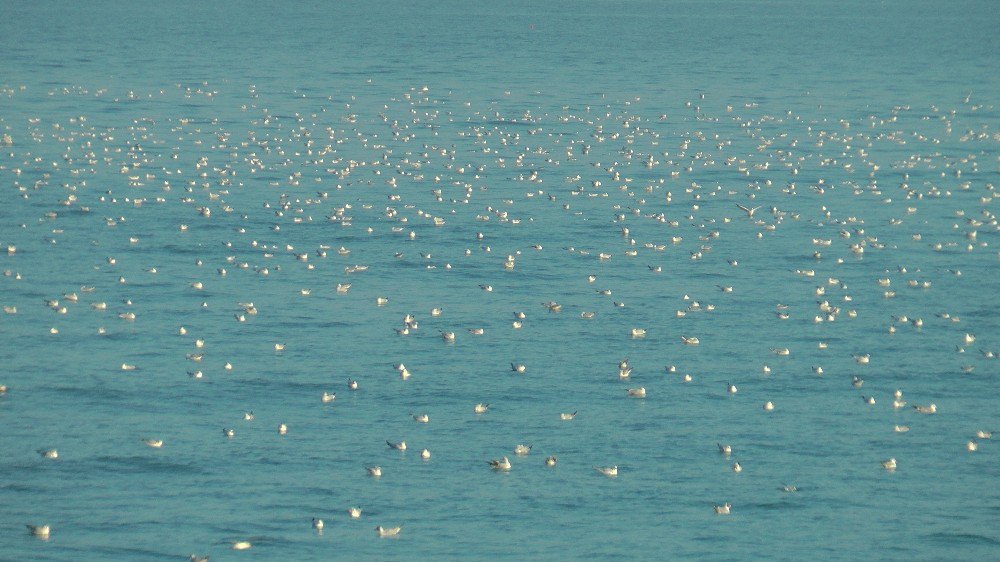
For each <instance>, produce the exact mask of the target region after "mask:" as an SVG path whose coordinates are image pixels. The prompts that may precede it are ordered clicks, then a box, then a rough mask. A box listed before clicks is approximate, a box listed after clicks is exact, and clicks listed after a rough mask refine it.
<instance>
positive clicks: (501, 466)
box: [490, 457, 510, 472]
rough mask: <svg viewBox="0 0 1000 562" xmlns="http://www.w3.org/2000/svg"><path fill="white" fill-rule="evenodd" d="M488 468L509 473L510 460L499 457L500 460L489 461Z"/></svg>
mask: <svg viewBox="0 0 1000 562" xmlns="http://www.w3.org/2000/svg"><path fill="white" fill-rule="evenodd" d="M490 468H492V469H493V470H500V471H505V472H506V471H509V470H510V459H508V458H507V457H501V458H500V459H493V460H491V461H490Z"/></svg>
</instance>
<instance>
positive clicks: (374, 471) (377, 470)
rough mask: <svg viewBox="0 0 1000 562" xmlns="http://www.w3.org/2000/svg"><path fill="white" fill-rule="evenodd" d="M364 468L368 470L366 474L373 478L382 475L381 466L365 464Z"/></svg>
mask: <svg viewBox="0 0 1000 562" xmlns="http://www.w3.org/2000/svg"><path fill="white" fill-rule="evenodd" d="M365 470H367V471H368V476H372V477H374V478H379V477H380V476H382V467H381V466H366V467H365Z"/></svg>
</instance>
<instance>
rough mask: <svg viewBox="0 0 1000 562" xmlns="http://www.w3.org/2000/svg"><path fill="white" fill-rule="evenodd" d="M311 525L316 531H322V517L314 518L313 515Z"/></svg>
mask: <svg viewBox="0 0 1000 562" xmlns="http://www.w3.org/2000/svg"><path fill="white" fill-rule="evenodd" d="M312 525H313V529H316V530H317V531H322V530H323V520H322V519H316V518H315V517H313V520H312Z"/></svg>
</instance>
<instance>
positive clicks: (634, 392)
mask: <svg viewBox="0 0 1000 562" xmlns="http://www.w3.org/2000/svg"><path fill="white" fill-rule="evenodd" d="M625 392H626V393H628V395H629V396H631V397H632V398H645V397H646V387H644V386H640V387H639V388H629V389H626V390H625Z"/></svg>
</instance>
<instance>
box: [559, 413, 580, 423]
mask: <svg viewBox="0 0 1000 562" xmlns="http://www.w3.org/2000/svg"><path fill="white" fill-rule="evenodd" d="M575 417H576V412H573V413H572V414H559V419H561V420H563V421H569V420H571V419H573V418H575Z"/></svg>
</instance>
